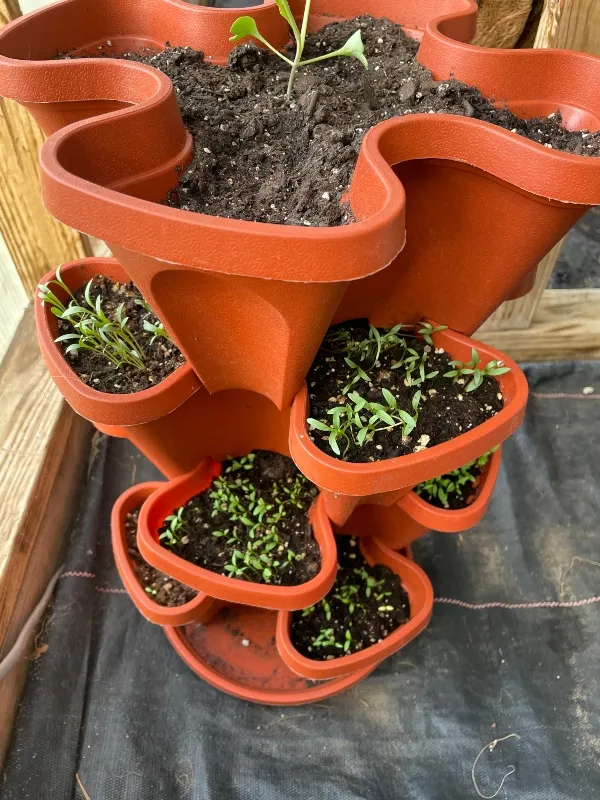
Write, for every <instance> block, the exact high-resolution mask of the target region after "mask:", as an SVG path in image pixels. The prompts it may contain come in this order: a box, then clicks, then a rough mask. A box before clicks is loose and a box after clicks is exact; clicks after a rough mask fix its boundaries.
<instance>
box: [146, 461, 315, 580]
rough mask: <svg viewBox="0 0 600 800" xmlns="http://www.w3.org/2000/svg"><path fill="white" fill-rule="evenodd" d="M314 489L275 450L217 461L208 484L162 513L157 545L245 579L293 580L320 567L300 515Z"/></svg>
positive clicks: (303, 516)
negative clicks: (219, 468)
mask: <svg viewBox="0 0 600 800" xmlns="http://www.w3.org/2000/svg"><path fill="white" fill-rule="evenodd" d="M316 495H317V488H316V486H314V485H313V484H311V483H310V482H309V481H308V480H307V479H306V478H305V477H304V476H303V475H301V474H300V473H299V472H298V470H297V468H296V467H295V465H294V463H293V461H292V460H291V459H289V458H286V457H285V456H281V455H279V454H277V453H270V452H266V451H257V452H256V453H250V454H249V455H247V456H243V457H241V458H232V459H229V460H227V461H224V462H223V465H222V472H221V475H219V476H218V477H216V478H214V480H213V482H212V483H211V485H210V486H209V487H208V489H206V490H204V491H203V492H201V493H200V494H198V495H196V496H194V497H192V498H190V500H188V502H187V503H185V505H183V506H181V507H180V508H178V509H176V510H175V511H174V512H173V514H171V515H169V516H168V517H167V518H166V520H165V523H164V525H163V527H162V528H161V530H160V532H159V540H160V542H161V543H162V544H163V546H164V547H168V548H170V549H171V550H172V551H173V552H174V553H176V554H177V555H179V556H180V557H181V558H183V559H185V560H186V561H190V562H191V563H193V564H196V565H198V566H200V567H203V568H204V569H208V570H210V571H211V572H216V573H219V574H220V575H223V576H226V577H230V578H238V579H239V580H244V581H250V582H253V583H264V584H269V585H273V586H294V585H296V584H300V583H306V582H307V581H309V580H311V578H313V577H314V576H315V575H316V574H317V572H318V571H319V567H320V555H319V547H318V545H317V543H316V541H315V539H314V537H313V534H312V528H311V525H310V523H309V521H308V516H307V515H308V511H309V509H310V507H311V505H312V504H313V501H314V499H315V497H316Z"/></svg>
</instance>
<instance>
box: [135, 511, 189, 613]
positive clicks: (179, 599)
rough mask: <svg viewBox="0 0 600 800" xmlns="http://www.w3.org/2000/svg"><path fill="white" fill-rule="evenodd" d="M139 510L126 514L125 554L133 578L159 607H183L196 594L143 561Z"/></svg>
mask: <svg viewBox="0 0 600 800" xmlns="http://www.w3.org/2000/svg"><path fill="white" fill-rule="evenodd" d="M139 515H140V509H139V508H136V509H134V510H133V511H130V512H129V514H127V517H126V519H125V533H126V535H127V553H128V554H129V558H130V559H131V564H132V566H133V571H134V572H135V577H136V578H137V579H138V582H139V584H140V586H141V587H142V588H143V589H144V591H146V592H147V593H148V595H149V596H150V597H151V598H152V600H154V602H155V603H158V605H159V606H170V607H173V606H183V605H185V603H189V602H190V600H193V599H194V597H196V595H197V592H196V591H194V589H190V587H189V586H185V585H184V584H183V583H179V581H176V580H174V579H173V578H170V577H169V576H168V575H165V573H164V572H160V570H158V569H154V567H151V566H150V564H148V562H147V561H144V559H143V558H142V556H141V554H140V551H139V550H138V546H137V528H138V518H139Z"/></svg>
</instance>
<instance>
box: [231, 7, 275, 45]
mask: <svg viewBox="0 0 600 800" xmlns="http://www.w3.org/2000/svg"><path fill="white" fill-rule="evenodd" d="M278 5H279V4H278ZM229 33H232V34H233V36H230V37H229V41H230V42H239V40H240V39H245V38H246V36H253V37H254V38H255V39H262V37H261V35H260V33H259V31H258V27H257V25H256V22H255V21H254V18H253V17H238V18H237V19H236V20H235V22H234V23H233V25H232V26H231V28H230V29H229Z"/></svg>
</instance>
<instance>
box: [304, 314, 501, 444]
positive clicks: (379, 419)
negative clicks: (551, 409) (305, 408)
mask: <svg viewBox="0 0 600 800" xmlns="http://www.w3.org/2000/svg"><path fill="white" fill-rule="evenodd" d="M405 328H409V329H410V330H408V331H404V330H403V329H405ZM445 328H446V326H445V325H438V326H433V325H432V324H431V323H429V322H421V323H419V324H418V325H417V326H416V327H415V328H414V329H413V328H412V326H405V325H395V326H394V327H393V328H390V329H383V330H379V329H377V328H376V327H374V326H373V325H371V326H369V328H368V331H366V335H365V334H362V335H359V334H357V332H356V330H355V328H354V327H350V329H348V328H347V327H339V328H335V329H333V330H332V331H330V332H329V333H328V334H327V336H326V337H325V340H324V342H323V345H322V347H321V352H322V353H323V354H326V353H332V354H333V356H332V357H331V358H327V357H325V361H326V362H327V361H331V362H333V363H337V362H339V361H340V360H341V359H343V362H344V364H345V367H346V368H347V370H346V374H347V375H349V377H348V378H346V377H344V380H345V381H346V382H345V385H343V388H341V391H340V390H335V391H334V396H333V397H331V398H329V401H330V403H329V404H328V408H327V409H326V410H325V412H324V413H322V415H321V416H319V417H317V416H311V417H309V418H308V419H307V423H308V425H309V426H310V428H311V429H312V430H314V431H318V432H321V433H322V434H324V436H322V437H321V439H322V440H323V441H326V442H327V445H328V447H329V449H330V450H331V452H332V453H333V454H334V455H336V456H338V457H341V458H345V457H346V455H347V453H348V451H349V450H350V448H351V447H353V448H363V447H364V446H365V445H367V444H369V443H371V442H381V441H382V440H385V438H386V434H389V433H391V432H392V431H394V429H395V428H398V429H399V432H400V435H401V439H402V442H406V443H408V442H410V437H411V435H412V434H413V432H414V430H415V428H416V427H417V424H418V422H419V417H420V413H421V411H422V409H423V404H424V403H426V402H428V400H429V398H430V396H431V395H435V394H436V390H432V389H431V388H430V387H431V384H430V382H431V381H433V380H434V379H435V378H436V377H438V376H439V375H440V367H439V365H440V360H439V358H438V357H437V354H438V353H443V352H444V351H443V350H436V348H435V345H434V340H433V336H434V334H436V333H437V332H439V331H442V330H445ZM362 330H363V329H360V328H359V331H361V333H362ZM416 339H418V340H420V341H419V342H416V341H415V340H416ZM432 359H435V360H436V363H435V364H433V363H432ZM442 364H443V366H442V371H443V369H445V368H446V365H449V366H451V367H452V369H451V370H449V371H446V372H443V374H442V376H441V377H444V378H449V379H452V380H453V382H458V383H460V384H461V385H462V384H464V383H465V382H466V381H467V379H468V384H467V386H466V387H465V391H466V392H472V391H474V390H475V389H477V388H478V387H479V386H481V384H482V383H483V380H484V378H485V377H486V376H494V377H495V376H498V375H502V374H504V373H505V372H508V370H509V368H508V367H505V366H504V365H503V364H502V363H501V362H498V361H490V362H489V363H488V364H487V365H486V366H485V367H484V366H483V365H482V364H481V363H480V358H479V355H478V353H477V352H476V351H475V350H474V349H473V353H472V360H471V361H470V362H469V363H466V364H465V363H462V362H458V361H451V362H448V361H447V357H446V358H445V360H444V361H443V362H442ZM328 371H329V370H328V368H327V367H326V368H325V372H328ZM331 371H332V372H335V369H332V370H331ZM386 382H387V383H388V386H389V387H390V388H387V387H386V386H385V385H383V384H384V383H386ZM312 385H314V384H311V386H312ZM339 385H340V386H342V384H341V381H340V384H339ZM398 387H400V389H401V391H399V390H398ZM438 389H439V386H438ZM392 390H393V391H392ZM338 392H339V394H338ZM336 395H337V396H336ZM459 399H460V398H459ZM334 400H337V402H336V403H335V404H333V403H332V401H334ZM421 433H422V434H423V431H421ZM430 438H431V437H430V436H429V435H428V434H427V435H425V438H424V440H423V441H424V443H423V444H420V445H419V446H420V447H423V446H426V445H427V443H428V442H429V440H430ZM375 447H376V449H379V450H380V449H382V447H381V445H380V444H379V443H378V444H376V445H375ZM371 460H372V459H371Z"/></svg>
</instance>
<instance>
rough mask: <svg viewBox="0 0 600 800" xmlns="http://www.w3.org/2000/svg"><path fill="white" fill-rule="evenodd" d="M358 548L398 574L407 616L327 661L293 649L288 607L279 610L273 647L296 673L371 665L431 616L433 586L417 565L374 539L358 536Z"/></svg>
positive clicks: (329, 673)
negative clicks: (379, 636) (367, 643)
mask: <svg viewBox="0 0 600 800" xmlns="http://www.w3.org/2000/svg"><path fill="white" fill-rule="evenodd" d="M360 548H361V552H362V554H363V556H364V557H365V559H366V561H367V562H368V563H369V564H371V565H373V564H385V565H386V566H388V567H389V568H390V569H391V570H393V571H394V572H395V573H396V574H397V575H398V576H399V577H400V580H401V581H402V584H403V586H404V588H405V589H406V591H407V593H408V596H409V599H410V619H409V620H408V622H407V623H406V624H404V625H401V626H400V627H399V628H397V629H396V630H395V631H394V632H393V633H391V634H390V635H389V636H386V638H385V639H384V640H383V641H381V642H378V643H377V644H374V645H372V646H371V647H367V648H366V649H364V650H359V652H357V653H352V655H349V656H341V657H340V658H334V659H331V660H330V661H315V660H313V659H310V658H306V656H303V655H302V654H301V653H299V652H298V651H297V650H296V648H295V647H294V645H293V644H292V640H291V638H290V628H291V624H292V615H291V614H290V613H289V612H288V611H280V612H279V616H278V618H277V649H278V651H279V655H280V656H281V658H282V659H283V660H284V662H285V663H286V664H287V666H288V667H289V668H290V669H292V670H294V672H297V673H298V675H302V676H303V677H305V678H314V679H320V678H334V677H337V676H339V675H345V674H347V673H348V672H352V671H354V670H357V669H363V668H364V667H369V666H370V667H374V666H376V664H377V663H378V662H380V661H381V660H382V659H384V658H386V657H387V656H389V655H391V654H392V653H395V652H396V651H397V650H400V648H402V647H404V645H406V644H408V642H410V641H411V640H412V639H414V638H415V636H418V635H419V633H421V631H422V630H423V629H424V628H425V627H426V626H427V623H428V622H429V619H430V618H431V613H432V611H433V589H432V588H431V582H430V580H429V578H428V577H427V575H426V574H425V573H424V572H423V570H422V569H421V567H418V566H417V565H416V564H415V563H414V562H413V561H410V560H409V559H408V558H405V557H404V556H402V555H400V554H399V553H395V552H394V551H393V550H390V548H389V547H386V546H385V545H384V544H383V543H382V542H379V541H377V540H375V539H364V540H362V541H361V543H360Z"/></svg>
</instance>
